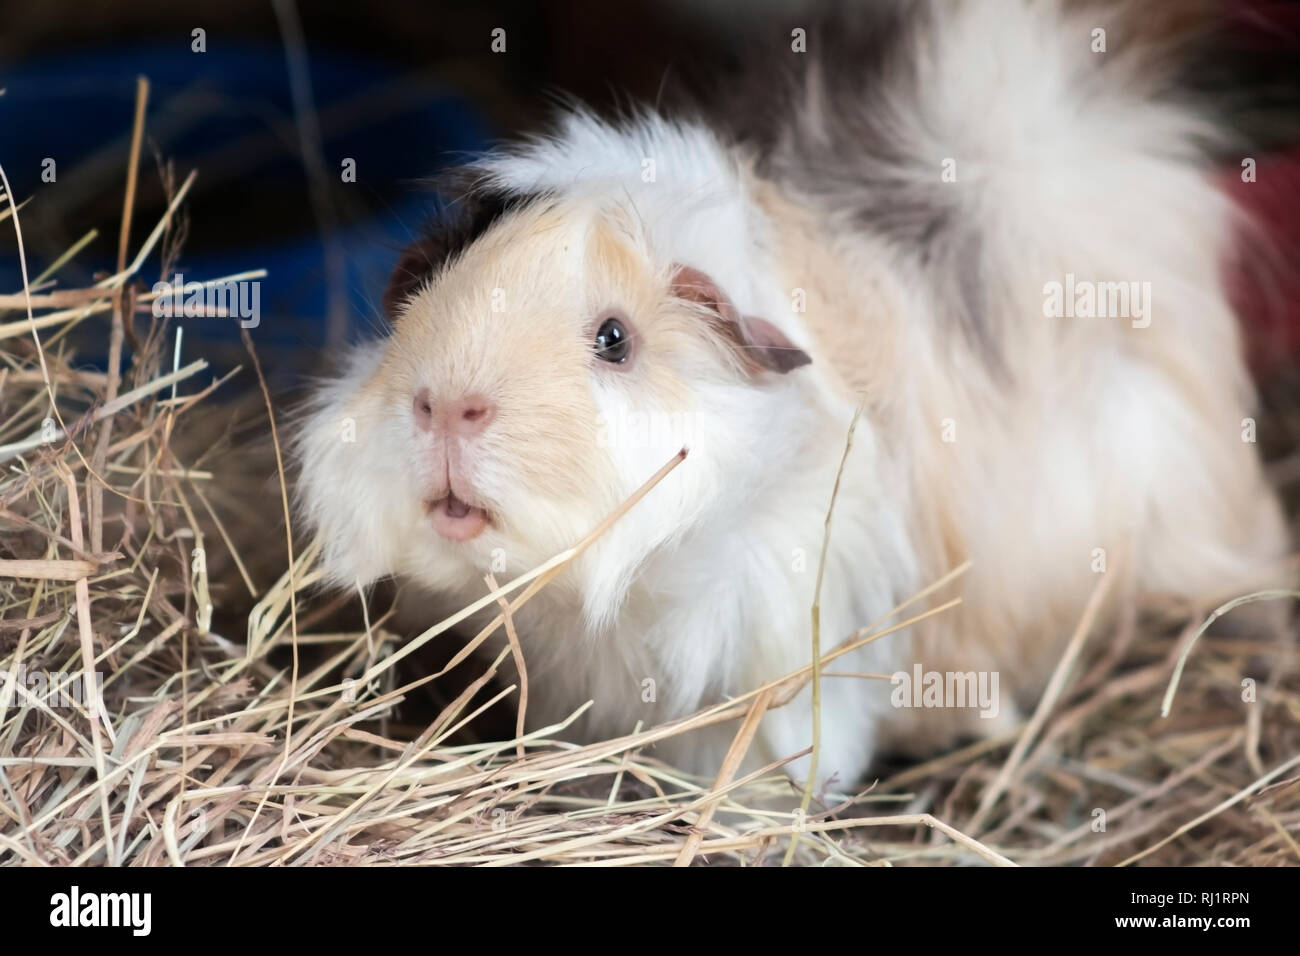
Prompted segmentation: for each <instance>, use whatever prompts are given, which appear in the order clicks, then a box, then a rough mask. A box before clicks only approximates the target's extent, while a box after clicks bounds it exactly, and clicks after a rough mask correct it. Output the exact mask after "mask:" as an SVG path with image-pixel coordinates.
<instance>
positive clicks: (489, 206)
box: [383, 189, 533, 322]
mask: <svg viewBox="0 0 1300 956" xmlns="http://www.w3.org/2000/svg"><path fill="white" fill-rule="evenodd" d="M531 198H533V197H530V196H524V195H515V194H510V193H505V192H501V191H492V190H482V189H478V190H473V191H469V192H465V193H464V194H463V195H462V196H461V198H460V199H458V200H457V201H456V202H454V203H451V204H449V205H447V206H446V207H445V208H444V210H443V213H442V215H440V216H438V217H437V218H435V220H434V221H433V222H432V223H430V225H429V226H428V227H427V228H426V229H425V231H424V233H423V234H422V235H421V236H420V237H419V238H417V239H416V240H415V241H414V242H412V243H411V244H410V245H409V246H407V247H406V249H405V250H403V252H402V255H401V258H399V259H398V260H397V265H396V266H395V267H394V268H393V274H392V276H391V277H390V278H389V280H388V287H387V288H386V289H384V296H383V306H384V314H385V315H386V316H388V319H389V321H390V322H393V321H396V320H397V319H398V318H399V317H400V316H401V315H402V313H403V312H405V310H406V309H405V307H406V302H407V300H408V299H410V297H411V296H412V295H414V294H415V293H416V292H417V291H418V290H419V289H420V288H421V287H422V286H423V285H424V284H425V283H426V282H427V281H428V280H429V278H430V277H431V276H433V275H434V274H435V273H437V272H438V270H440V269H441V268H442V267H443V266H444V265H446V264H447V262H448V261H449V260H450V259H452V258H454V257H455V256H457V255H459V254H460V253H461V252H463V251H464V250H465V249H466V248H467V247H468V246H469V245H470V244H471V243H473V242H474V240H476V239H478V238H479V237H480V236H482V235H483V234H484V233H485V232H487V231H488V230H489V229H491V228H492V226H493V225H495V224H496V222H497V221H498V220H500V219H501V217H502V216H504V215H505V214H506V213H507V212H510V211H512V210H515V209H517V208H519V207H520V206H521V205H523V204H524V203H526V202H528V201H529V200H530V199H531Z"/></svg>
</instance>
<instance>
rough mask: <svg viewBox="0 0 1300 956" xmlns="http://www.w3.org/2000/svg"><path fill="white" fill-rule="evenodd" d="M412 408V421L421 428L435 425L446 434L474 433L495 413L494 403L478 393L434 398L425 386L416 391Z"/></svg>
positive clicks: (484, 425)
mask: <svg viewBox="0 0 1300 956" xmlns="http://www.w3.org/2000/svg"><path fill="white" fill-rule="evenodd" d="M412 408H413V411H414V413H415V423H416V424H417V425H418V426H419V427H420V428H421V429H422V430H423V431H432V430H433V429H435V428H436V429H438V430H440V431H442V432H444V433H446V434H449V435H475V434H477V433H479V432H481V431H482V430H483V429H484V428H485V427H486V426H487V423H488V422H490V421H492V419H493V418H494V417H495V416H496V413H497V407H496V404H495V403H494V402H492V401H489V400H488V399H487V398H485V397H484V396H482V395H466V396H465V397H464V398H458V399H456V400H454V401H450V402H436V401H434V399H433V397H432V396H431V395H430V394H429V390H428V389H427V388H422V389H420V391H419V392H417V393H416V395H415V402H414V403H413V406H412Z"/></svg>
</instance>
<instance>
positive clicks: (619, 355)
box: [596, 317, 632, 365]
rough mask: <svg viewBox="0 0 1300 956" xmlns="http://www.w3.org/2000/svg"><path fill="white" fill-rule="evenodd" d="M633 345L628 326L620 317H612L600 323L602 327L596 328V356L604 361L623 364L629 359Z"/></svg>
mask: <svg viewBox="0 0 1300 956" xmlns="http://www.w3.org/2000/svg"><path fill="white" fill-rule="evenodd" d="M631 345H632V340H631V337H630V336H629V335H628V332H627V326H625V325H624V324H623V323H622V322H621V321H620V320H619V319H615V318H613V317H610V318H608V319H606V320H605V321H604V322H602V323H600V328H599V329H597V330H596V357H597V358H599V359H601V360H602V361H605V362H613V363H614V364H615V365H621V364H622V363H623V362H626V361H627V353H628V349H629V348H630V347H631Z"/></svg>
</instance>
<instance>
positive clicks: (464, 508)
mask: <svg viewBox="0 0 1300 956" xmlns="http://www.w3.org/2000/svg"><path fill="white" fill-rule="evenodd" d="M425 510H427V511H428V512H429V516H430V517H431V518H432V519H433V530H434V531H436V532H438V534H440V535H442V536H443V537H444V538H446V539H448V540H449V541H469V540H472V539H473V538H477V537H478V536H479V535H480V534H482V533H483V529H484V528H486V527H487V526H488V524H489V523H490V520H491V519H490V518H489V517H488V513H487V512H486V511H484V510H483V509H482V508H479V507H477V506H476V505H472V504H470V503H469V502H467V501H461V500H460V499H459V498H457V497H456V496H455V495H454V494H451V493H450V492H449V493H448V494H447V495H445V496H444V497H442V498H439V499H438V500H437V501H426V502H425Z"/></svg>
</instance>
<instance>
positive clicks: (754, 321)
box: [300, 193, 809, 618]
mask: <svg viewBox="0 0 1300 956" xmlns="http://www.w3.org/2000/svg"><path fill="white" fill-rule="evenodd" d="M460 212H461V215H460V219H459V221H458V222H454V223H452V224H451V225H443V226H441V227H439V228H437V229H435V230H434V231H432V232H430V233H429V234H428V235H427V236H426V237H424V238H423V239H421V240H420V241H418V242H416V243H414V244H413V245H412V246H411V247H410V248H409V249H408V250H407V251H406V253H405V254H404V255H403V256H402V258H401V261H400V262H399V264H398V266H397V268H396V270H395V272H394V275H393V279H392V282H391V285H390V287H389V289H388V291H387V293H386V295H385V297H384V304H385V310H386V311H387V312H388V314H389V318H390V320H391V322H392V326H393V332H392V335H391V336H390V337H389V338H388V339H387V340H385V341H383V342H382V343H375V344H373V345H371V346H369V347H366V348H363V349H362V350H361V351H360V352H359V353H358V354H357V356H356V357H354V360H353V364H352V366H351V367H350V368H349V369H348V370H347V371H346V372H345V374H344V375H343V376H342V377H341V378H339V379H337V380H335V381H333V382H332V383H330V384H328V385H327V386H326V387H325V388H324V389H323V390H322V392H321V394H320V397H319V401H318V403H317V405H316V407H315V409H314V410H313V412H312V414H311V416H310V418H309V419H308V421H307V423H306V428H305V431H304V434H303V436H302V438H301V440H300V459H301V463H302V479H301V502H302V504H303V512H304V514H305V516H306V517H307V518H308V519H309V521H310V523H311V524H312V525H313V526H314V528H315V530H316V531H317V533H318V534H319V536H320V538H321V540H322V542H323V544H324V546H325V561H326V566H327V568H328V572H329V574H330V576H331V577H332V579H333V580H334V581H335V582H336V583H338V584H345V583H346V584H352V583H353V582H355V581H360V582H361V583H363V584H364V583H367V582H369V581H372V580H374V579H376V578H379V577H383V576H386V575H399V576H409V577H412V578H415V579H416V580H419V581H421V582H423V583H424V584H426V585H428V586H430V587H433V588H435V589H456V590H458V591H463V590H464V589H466V588H468V589H484V588H485V585H484V584H483V575H484V573H485V572H487V571H488V570H491V571H493V572H495V573H496V574H497V576H498V578H499V579H501V580H505V579H507V578H508V577H510V576H512V575H514V574H518V573H521V572H523V571H526V570H529V569H530V568H533V567H535V566H536V565H538V564H540V563H541V562H543V561H545V560H547V559H548V558H550V557H552V556H554V555H555V554H557V553H558V552H560V551H562V550H564V549H565V548H568V547H569V546H571V545H573V544H574V543H575V542H577V541H578V540H580V539H581V538H582V537H583V536H584V535H586V534H587V533H588V532H590V531H591V530H592V529H593V528H594V527H595V526H596V525H597V524H598V523H599V522H600V521H601V520H602V518H604V517H605V516H606V515H607V514H609V513H610V512H611V511H613V510H614V509H615V508H617V507H618V506H619V505H620V504H621V503H622V502H623V501H624V500H626V498H627V497H628V496H629V495H630V494H631V493H632V492H633V491H635V490H636V489H637V488H638V487H639V486H640V485H641V484H642V483H643V482H645V481H646V479H647V478H649V477H650V476H651V475H652V474H654V473H655V471H656V470H657V469H659V468H660V467H661V466H663V465H664V464H665V463H666V462H667V461H669V460H670V459H671V458H672V457H673V455H674V454H675V453H677V452H678V451H679V450H680V449H681V448H682V447H684V446H685V447H689V455H688V457H687V459H686V461H685V462H684V463H683V464H681V465H680V466H679V467H678V468H677V469H675V471H674V472H672V473H671V474H669V475H668V476H667V477H666V478H665V479H664V480H663V481H662V482H661V483H660V484H659V485H658V486H657V487H656V488H654V490H652V491H651V492H650V493H649V495H648V496H647V498H645V499H644V500H643V501H641V502H640V503H639V504H637V505H636V506H635V507H634V508H632V509H631V511H630V512H629V513H628V514H626V515H625V516H624V517H623V518H622V519H620V521H619V522H618V523H617V524H616V525H615V526H614V528H612V529H611V530H610V531H609V532H608V533H606V534H605V535H603V536H602V537H601V539H600V540H599V541H598V542H597V543H596V544H595V546H594V547H593V548H592V549H591V551H590V552H589V553H588V554H586V555H584V556H583V558H582V560H581V561H580V562H578V563H577V565H576V566H575V567H573V568H572V569H570V571H569V572H567V573H566V574H565V575H564V576H563V577H562V578H561V579H560V580H559V581H557V582H556V584H555V585H552V586H553V587H555V586H558V587H560V588H565V587H567V588H571V589H573V591H574V592H575V593H576V595H577V596H578V598H579V600H580V601H581V602H582V605H583V607H584V608H585V609H586V611H587V613H588V616H589V617H591V618H607V617H608V616H609V615H610V614H611V613H613V611H614V610H615V609H616V608H617V606H618V603H619V601H620V600H621V596H622V595H623V594H624V593H625V591H626V588H627V586H628V583H629V581H630V580H631V579H632V578H633V577H634V576H635V573H636V570H637V568H638V567H639V566H641V564H642V563H643V562H644V561H645V559H646V558H647V557H648V556H649V555H651V554H652V553H653V552H654V551H656V549H662V548H666V547H672V546H673V545H674V544H675V543H677V542H680V541H681V540H682V539H683V537H684V536H685V535H686V533H687V532H688V531H689V530H690V529H692V528H694V527H696V526H698V525H700V524H701V523H705V522H709V521H710V519H711V518H714V519H719V520H721V519H722V518H723V517H724V516H725V513H726V512H727V511H728V510H731V509H737V508H738V507H740V506H741V505H742V503H743V502H744V500H745V498H746V496H747V494H748V491H749V490H750V489H749V486H750V485H751V484H753V483H756V482H761V481H763V476H764V475H765V474H766V473H768V471H769V470H770V468H771V467H772V465H773V464H774V462H779V457H780V456H781V455H782V454H784V452H783V451H781V443H780V436H779V434H778V432H777V431H774V429H779V428H780V427H781V426H780V422H781V421H782V419H783V417H784V416H785V414H786V412H787V411H788V409H789V408H790V406H791V405H792V401H791V393H790V392H789V389H791V388H794V387H798V385H797V381H796V380H797V379H799V377H800V376H801V375H806V374H807V373H806V372H799V371H797V370H798V369H799V368H800V367H801V366H803V365H805V364H807V363H808V362H809V358H808V355H807V354H806V353H805V352H804V351H802V350H801V349H800V348H798V347H797V346H796V345H795V344H794V343H793V342H792V341H791V339H790V337H788V336H787V334H786V333H785V332H783V331H781V330H780V329H779V328H778V327H777V325H776V324H774V323H773V322H771V321H769V320H767V319H765V318H763V317H760V316H756V315H751V314H747V312H746V311H744V310H742V309H741V308H738V307H737V305H736V304H735V302H734V300H733V297H732V296H731V295H730V294H729V292H728V291H727V290H726V289H725V288H723V285H722V284H721V283H720V282H719V281H717V280H716V279H715V278H714V277H713V275H711V274H710V273H709V272H708V271H707V270H706V268H702V267H701V266H700V265H699V264H698V263H689V262H681V261H675V260H674V259H673V258H672V257H671V256H670V255H664V254H662V253H657V252H656V251H655V249H654V248H653V246H652V243H651V242H650V241H649V240H648V238H647V235H646V233H645V229H644V223H643V222H642V221H641V220H640V218H639V216H638V213H637V211H636V209H635V207H634V206H632V205H631V204H630V203H627V202H621V201H617V200H615V201H604V200H602V199H600V198H599V197H593V196H586V197H582V196H568V197H566V196H564V195H556V194H553V193H548V194H542V195H536V196H531V197H521V196H509V195H495V194H490V193H489V194H487V195H479V196H478V197H477V198H475V199H474V200H472V201H468V202H467V203H466V204H464V208H462V209H461V210H460ZM793 404H797V402H796V403H793ZM719 533H725V526H723V527H720V530H719Z"/></svg>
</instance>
